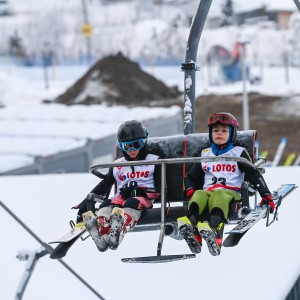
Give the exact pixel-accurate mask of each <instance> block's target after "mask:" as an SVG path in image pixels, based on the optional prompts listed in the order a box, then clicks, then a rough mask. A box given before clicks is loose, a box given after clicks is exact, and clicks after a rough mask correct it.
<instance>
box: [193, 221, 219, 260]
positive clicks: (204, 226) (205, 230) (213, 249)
mask: <svg viewBox="0 0 300 300" xmlns="http://www.w3.org/2000/svg"><path fill="white" fill-rule="evenodd" d="M197 229H198V231H199V234H200V235H201V236H202V238H203V239H204V240H205V242H206V244H207V247H208V250H209V252H210V254H211V255H213V256H218V255H220V253H221V247H220V246H219V245H218V242H217V236H216V233H215V231H214V230H213V229H211V227H210V226H209V224H208V222H200V221H199V222H198V223H197ZM221 243H222V241H221Z"/></svg>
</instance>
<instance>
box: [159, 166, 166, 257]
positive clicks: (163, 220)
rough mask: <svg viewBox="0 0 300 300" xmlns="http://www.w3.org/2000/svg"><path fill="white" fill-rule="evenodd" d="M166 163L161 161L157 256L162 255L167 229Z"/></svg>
mask: <svg viewBox="0 0 300 300" xmlns="http://www.w3.org/2000/svg"><path fill="white" fill-rule="evenodd" d="M165 181H166V164H165V163H164V162H162V163H161V191H160V198H161V213H160V216H161V223H160V235H159V241H158V245H157V256H161V249H162V245H163V241H164V236H165V229H166V191H165V185H166V182H165Z"/></svg>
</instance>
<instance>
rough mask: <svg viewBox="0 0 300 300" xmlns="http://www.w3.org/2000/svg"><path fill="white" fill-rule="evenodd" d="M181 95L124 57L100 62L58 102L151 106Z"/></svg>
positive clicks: (105, 59)
mask: <svg viewBox="0 0 300 300" xmlns="http://www.w3.org/2000/svg"><path fill="white" fill-rule="evenodd" d="M179 95H180V92H179V91H178V89H177V88H176V87H174V88H169V87H167V86H166V85H165V84H164V83H163V82H162V81H159V80H157V79H156V78H155V77H153V76H151V75H149V74H148V73H146V72H144V71H142V70H141V69H140V67H139V65H138V64H137V63H134V62H132V61H130V60H128V59H127V58H126V57H124V56H123V55H122V54H118V55H116V56H109V57H106V58H104V59H102V60H100V61H98V62H97V63H96V64H95V65H94V66H93V67H92V68H91V69H90V70H89V71H88V72H87V73H86V74H85V75H84V76H82V77H81V78H80V79H79V80H78V81H77V82H75V84H74V85H73V86H72V87H71V88H69V89H68V90H67V91H66V92H65V93H64V94H62V95H60V96H59V97H57V98H56V99H55V100H54V101H55V102H57V103H62V104H67V105H73V104H86V105H89V104H99V103H104V102H105V103H107V104H109V105H114V104H119V105H120V104H122V105H127V106H131V105H135V104H136V103H138V104H139V105H146V106H147V105H149V102H151V101H160V100H167V99H174V98H176V97H178V96H179Z"/></svg>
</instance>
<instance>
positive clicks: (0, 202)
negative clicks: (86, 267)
mask: <svg viewBox="0 0 300 300" xmlns="http://www.w3.org/2000/svg"><path fill="white" fill-rule="evenodd" d="M0 205H1V206H2V207H3V208H4V210H5V211H6V212H7V213H8V214H9V215H10V216H11V217H12V218H13V219H15V221H17V222H18V223H19V224H20V225H21V226H22V227H23V228H24V229H25V230H26V231H27V232H28V233H29V234H30V235H31V236H32V237H33V238H34V239H35V240H37V241H38V242H39V243H40V244H41V245H42V246H43V247H44V248H45V249H46V251H47V252H48V253H52V251H53V248H52V247H51V246H50V245H48V244H47V243H45V242H43V241H42V240H41V239H40V238H39V237H38V236H37V235H36V234H35V233H34V232H33V231H32V230H31V229H30V228H29V227H28V226H27V225H26V224H25V223H24V222H23V221H22V220H21V219H19V218H18V217H17V216H16V215H15V214H14V213H13V212H12V211H11V210H10V209H9V208H8V207H7V206H6V205H5V204H4V203H3V202H2V201H1V200H0ZM58 261H59V262H60V263H61V264H62V265H63V266H64V267H65V268H66V269H67V270H68V271H69V272H71V273H72V274H73V275H74V276H75V277H76V278H77V279H78V280H79V281H81V283H83V284H84V285H85V286H86V287H87V288H88V289H89V290H90V291H91V292H93V293H94V294H95V295H96V296H97V297H98V298H99V299H103V300H105V298H103V297H102V296H101V295H100V294H99V293H98V292H97V291H96V290H95V289H94V288H93V287H92V286H91V285H89V284H88V283H87V282H86V281H85V280H84V279H83V278H82V277H80V276H79V275H78V274H77V273H76V272H75V271H74V270H73V269H72V268H71V267H69V266H68V265H67V264H66V263H65V262H64V261H63V260H61V259H58Z"/></svg>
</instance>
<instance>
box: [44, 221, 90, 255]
mask: <svg viewBox="0 0 300 300" xmlns="http://www.w3.org/2000/svg"><path fill="white" fill-rule="evenodd" d="M85 232H86V229H85V226H84V223H83V222H80V223H78V224H76V225H75V226H74V227H72V229H71V230H70V231H68V232H67V233H66V234H64V235H63V236H62V237H60V238H58V239H57V240H55V241H52V242H49V243H48V244H54V243H58V245H57V246H56V248H55V249H54V250H53V251H52V253H51V255H50V258H52V259H58V258H62V257H64V256H65V255H66V254H67V252H68V251H69V249H70V248H71V247H72V246H73V244H74V243H75V242H76V241H77V240H78V239H79V238H80V237H81V236H82V234H83V233H85Z"/></svg>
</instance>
